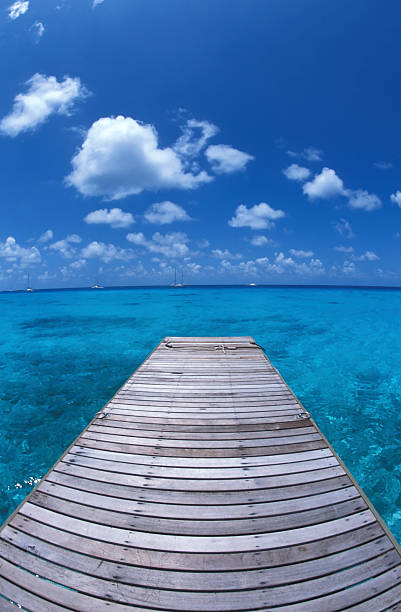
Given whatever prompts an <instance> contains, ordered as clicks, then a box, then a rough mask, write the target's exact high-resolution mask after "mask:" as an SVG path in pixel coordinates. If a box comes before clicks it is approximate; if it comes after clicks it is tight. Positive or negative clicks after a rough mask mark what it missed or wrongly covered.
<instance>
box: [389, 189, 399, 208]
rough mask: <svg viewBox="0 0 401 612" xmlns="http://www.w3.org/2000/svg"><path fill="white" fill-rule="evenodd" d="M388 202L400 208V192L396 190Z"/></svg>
mask: <svg viewBox="0 0 401 612" xmlns="http://www.w3.org/2000/svg"><path fill="white" fill-rule="evenodd" d="M390 200H391V201H392V202H393V203H394V204H397V206H399V207H400V208H401V191H399V190H397V191H396V192H395V193H392V194H391V196H390Z"/></svg>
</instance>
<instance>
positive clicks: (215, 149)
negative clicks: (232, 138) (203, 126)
mask: <svg viewBox="0 0 401 612" xmlns="http://www.w3.org/2000/svg"><path fill="white" fill-rule="evenodd" d="M205 154H206V158H207V160H208V162H209V163H210V165H211V166H212V170H213V171H214V172H216V174H232V173H233V172H240V171H241V170H245V168H246V165H247V164H248V163H249V162H250V161H252V160H253V159H255V158H254V157H253V155H249V153H245V152H244V151H239V150H238V149H235V148H234V147H232V146H230V145H225V144H218V145H210V146H209V147H208V148H207V149H206V153H205Z"/></svg>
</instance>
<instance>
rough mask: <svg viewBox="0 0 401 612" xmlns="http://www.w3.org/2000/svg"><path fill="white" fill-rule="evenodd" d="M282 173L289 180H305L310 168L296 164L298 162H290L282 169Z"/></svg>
mask: <svg viewBox="0 0 401 612" xmlns="http://www.w3.org/2000/svg"><path fill="white" fill-rule="evenodd" d="M283 174H284V175H285V176H286V177H287V178H288V179H289V180H290V181H306V179H307V178H308V177H309V176H310V170H309V168H304V167H303V166H298V164H291V166H288V168H285V170H283Z"/></svg>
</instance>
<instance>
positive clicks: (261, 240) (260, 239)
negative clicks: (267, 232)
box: [251, 234, 272, 247]
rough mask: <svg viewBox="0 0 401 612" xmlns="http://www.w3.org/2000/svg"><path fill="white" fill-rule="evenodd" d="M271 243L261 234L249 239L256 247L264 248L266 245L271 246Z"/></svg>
mask: <svg viewBox="0 0 401 612" xmlns="http://www.w3.org/2000/svg"><path fill="white" fill-rule="evenodd" d="M271 242H272V241H271V240H269V238H267V237H266V236H263V234H260V235H258V236H254V237H253V238H251V244H252V245H253V246H257V247H261V246H266V245H267V244H271Z"/></svg>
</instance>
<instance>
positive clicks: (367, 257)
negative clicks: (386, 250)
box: [352, 251, 380, 261]
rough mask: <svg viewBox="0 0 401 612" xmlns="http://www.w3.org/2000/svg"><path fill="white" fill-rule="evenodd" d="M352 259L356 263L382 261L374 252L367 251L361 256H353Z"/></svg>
mask: <svg viewBox="0 0 401 612" xmlns="http://www.w3.org/2000/svg"><path fill="white" fill-rule="evenodd" d="M352 257H353V259H355V261H378V260H379V259H380V257H379V256H378V255H376V253H374V252H373V251H365V253H362V254H361V255H358V256H357V255H353V256H352Z"/></svg>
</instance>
